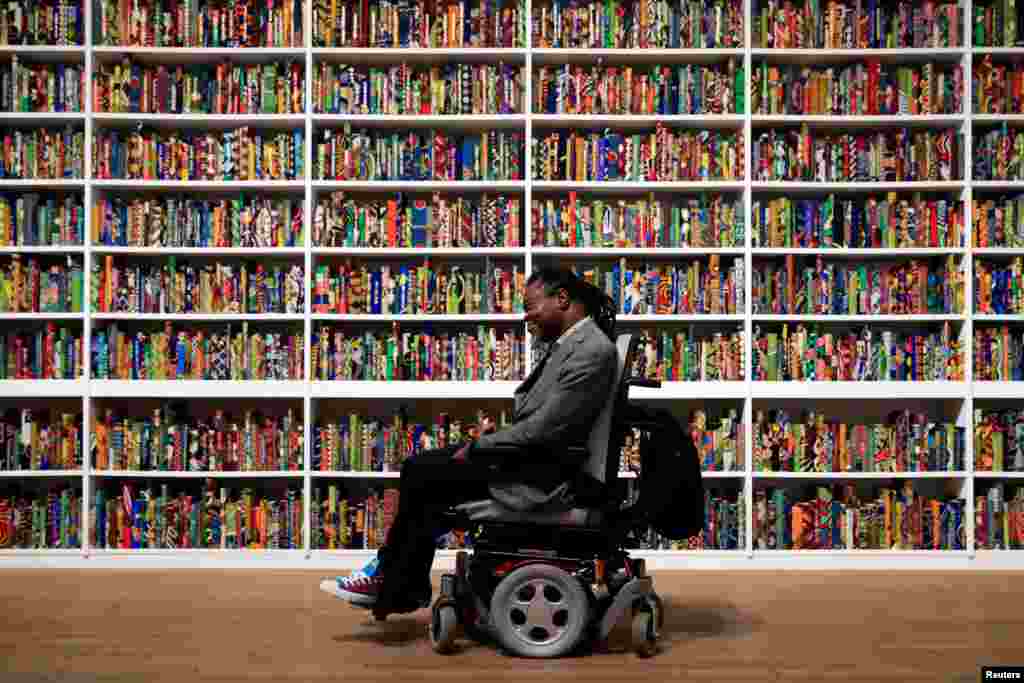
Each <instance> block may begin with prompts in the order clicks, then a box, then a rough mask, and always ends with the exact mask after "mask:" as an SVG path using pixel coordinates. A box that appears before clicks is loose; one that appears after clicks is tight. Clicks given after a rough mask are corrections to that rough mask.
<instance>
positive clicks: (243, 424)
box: [92, 403, 304, 472]
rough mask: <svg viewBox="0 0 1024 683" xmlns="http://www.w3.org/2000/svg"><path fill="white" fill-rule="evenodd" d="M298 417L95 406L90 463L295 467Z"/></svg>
mask: <svg viewBox="0 0 1024 683" xmlns="http://www.w3.org/2000/svg"><path fill="white" fill-rule="evenodd" d="M303 438H304V437H303V423H302V420H301V418H296V417H295V416H294V415H293V414H292V410H291V409H289V410H288V411H287V413H286V414H285V415H281V416H274V415H269V414H261V413H260V412H259V411H254V410H244V411H242V412H241V414H240V415H233V414H232V413H231V412H230V411H224V410H222V409H219V408H218V409H217V410H216V411H215V412H214V413H213V415H212V416H211V417H209V418H202V419H196V418H194V417H192V416H190V415H189V410H188V407H187V406H185V405H182V404H174V403H167V404H164V405H163V406H161V407H159V408H156V409H154V410H153V411H152V414H151V415H150V416H148V417H135V416H123V417H122V416H119V415H116V414H115V413H114V411H113V410H112V409H110V408H108V409H106V410H103V411H102V412H100V411H97V414H96V417H95V419H94V421H93V425H92V463H93V466H94V467H95V468H96V469H97V470H107V471H125V470H130V471H136V472H186V471H187V472H268V471H292V472H294V471H299V470H301V469H302V462H303Z"/></svg>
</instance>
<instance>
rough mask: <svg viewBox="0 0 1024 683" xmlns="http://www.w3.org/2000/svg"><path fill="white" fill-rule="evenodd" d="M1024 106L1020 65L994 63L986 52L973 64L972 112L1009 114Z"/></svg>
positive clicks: (1023, 85)
mask: <svg viewBox="0 0 1024 683" xmlns="http://www.w3.org/2000/svg"><path fill="white" fill-rule="evenodd" d="M1021 107H1024V67H1022V66H1021V65H1020V64H1014V63H1010V64H1005V63H998V64H996V63H993V61H992V55H985V56H984V57H982V58H981V59H980V60H978V62H976V63H975V65H974V98H973V101H972V103H971V111H973V112H974V113H975V114H1012V113H1014V112H1018V111H1020V110H1021Z"/></svg>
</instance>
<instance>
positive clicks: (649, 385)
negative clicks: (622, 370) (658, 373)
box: [626, 377, 661, 389]
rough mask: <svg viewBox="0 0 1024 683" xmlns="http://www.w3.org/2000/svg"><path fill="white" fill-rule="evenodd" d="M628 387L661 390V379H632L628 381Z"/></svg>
mask: <svg viewBox="0 0 1024 683" xmlns="http://www.w3.org/2000/svg"><path fill="white" fill-rule="evenodd" d="M626 386H627V387H644V388H645V389H660V388H661V380H660V379H647V378H646V377H631V378H629V379H627V380H626Z"/></svg>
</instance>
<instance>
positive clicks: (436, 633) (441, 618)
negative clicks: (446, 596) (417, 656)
mask: <svg viewBox="0 0 1024 683" xmlns="http://www.w3.org/2000/svg"><path fill="white" fill-rule="evenodd" d="M458 625H459V619H458V615H457V614H456V613H455V605H453V604H451V603H447V602H446V603H442V604H440V605H435V606H434V609H433V610H431V620H430V644H431V646H433V648H434V652H437V653H438V654H442V655H447V654H451V653H452V652H453V651H454V650H455V630H456V628H458Z"/></svg>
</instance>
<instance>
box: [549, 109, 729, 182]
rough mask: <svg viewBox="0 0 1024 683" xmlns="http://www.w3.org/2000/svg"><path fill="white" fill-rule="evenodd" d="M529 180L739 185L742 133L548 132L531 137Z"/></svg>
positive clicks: (659, 130)
mask: <svg viewBox="0 0 1024 683" xmlns="http://www.w3.org/2000/svg"><path fill="white" fill-rule="evenodd" d="M531 144H532V145H533V148H532V151H533V178H534V180H567V181H576V182H591V181H597V182H604V181H615V182H659V181H662V182H663V181H693V180H741V179H742V178H743V173H744V170H743V155H744V151H743V132H742V131H725V130H698V131H694V130H686V129H670V128H667V127H666V126H664V125H662V124H660V123H659V124H657V125H656V126H655V130H653V131H651V132H647V133H625V132H616V131H611V130H606V131H604V132H592V131H578V130H577V131H550V132H545V133H542V134H541V136H540V137H538V136H534V138H533V140H532V143H531Z"/></svg>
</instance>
